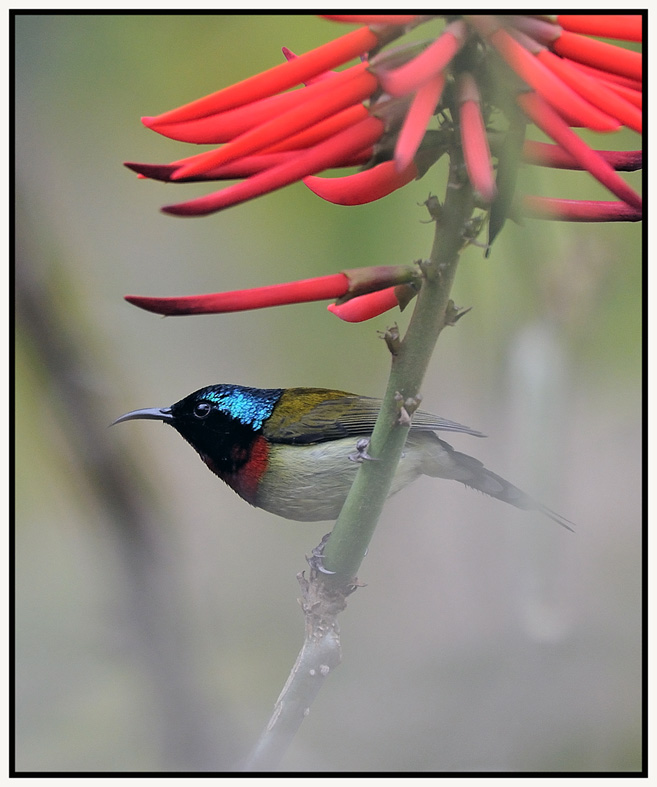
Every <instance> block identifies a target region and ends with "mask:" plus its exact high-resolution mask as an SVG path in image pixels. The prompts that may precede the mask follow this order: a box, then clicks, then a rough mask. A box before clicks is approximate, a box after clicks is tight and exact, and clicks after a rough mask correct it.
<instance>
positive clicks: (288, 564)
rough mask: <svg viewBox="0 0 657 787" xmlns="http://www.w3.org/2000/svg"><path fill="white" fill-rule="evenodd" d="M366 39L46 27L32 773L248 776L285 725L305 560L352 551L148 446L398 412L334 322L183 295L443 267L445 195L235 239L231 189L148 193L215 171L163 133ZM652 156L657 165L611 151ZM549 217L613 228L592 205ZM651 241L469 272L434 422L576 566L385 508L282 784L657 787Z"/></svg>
mask: <svg viewBox="0 0 657 787" xmlns="http://www.w3.org/2000/svg"><path fill="white" fill-rule="evenodd" d="M346 29H347V28H342V27H338V26H337V25H335V24H332V23H330V22H327V21H323V20H320V19H317V18H315V17H312V16H292V17H286V16H260V15H254V16H220V15H211V16H202V15H200V16H193V15H190V16H177V15H135V16H133V15H107V16H103V15H93V16H85V15H76V14H72V15H41V14H35V15H19V16H18V17H17V19H16V101H17V104H16V106H17V112H16V147H17V169H16V186H17V261H16V277H17V289H18V298H17V306H18V308H17V331H16V338H17V348H16V349H17V352H16V458H17V462H16V679H17V682H16V767H17V769H18V770H19V771H35V772H37V771H64V770H65V771H93V772H102V771H168V770H172V771H180V772H186V771H212V770H216V771H222V770H227V769H230V768H233V767H235V766H236V765H238V764H239V760H240V758H242V757H243V756H245V754H246V753H247V752H248V750H249V748H250V746H251V745H252V744H253V743H254V742H255V740H256V738H257V736H258V735H259V733H260V731H261V729H262V728H263V726H264V725H265V723H266V722H267V720H268V717H269V714H270V712H271V710H272V707H273V703H274V701H275V700H276V697H277V696H278V693H279V691H280V689H281V687H282V685H283V683H284V681H285V679H286V677H287V674H288V671H289V669H290V667H291V665H292V663H293V661H294V658H295V656H296V653H297V651H298V648H299V646H300V644H301V640H302V635H303V620H302V616H301V613H300V609H299V607H298V605H297V603H296V601H295V599H296V598H297V596H298V586H297V582H296V579H295V575H296V574H297V572H299V571H301V570H303V569H304V568H305V567H306V563H305V559H304V555H306V554H309V553H310V550H311V549H312V548H313V547H314V546H315V545H316V544H317V543H318V542H319V540H320V538H321V536H322V535H323V534H324V533H325V532H327V531H328V530H329V529H330V524H328V523H318V524H307V525H304V524H300V523H292V522H286V521H284V520H281V519H278V518H277V517H274V516H273V515H270V514H267V513H265V512H262V511H258V510H255V509H252V508H250V507H249V506H247V505H246V504H245V503H244V502H242V501H241V500H240V499H239V498H238V497H237V496H236V495H234V494H233V493H232V492H231V491H230V490H229V489H228V488H227V487H225V486H224V485H223V484H221V483H220V482H219V481H218V480H217V479H216V478H214V477H213V476H212V475H211V474H210V473H209V472H207V470H206V469H204V468H203V467H202V465H201V463H200V462H199V461H198V459H197V458H196V457H195V455H194V453H193V452H192V450H191V449H190V448H189V447H188V446H186V445H185V444H184V443H183V442H182V441H181V440H180V438H179V437H178V436H177V435H176V434H175V433H174V432H173V431H172V430H170V429H168V428H162V427H161V426H160V425H159V424H155V423H149V422H143V423H130V424H125V425H121V426H120V427H116V428H113V429H107V428H106V427H107V425H108V424H109V423H110V422H111V421H112V420H113V419H114V418H116V417H117V416H118V415H120V414H122V413H124V412H126V411H128V410H132V409H135V408H139V407H154V406H165V405H168V404H171V403H172V402H174V401H176V400H178V399H180V398H181V397H182V396H184V395H185V394H187V393H189V392H191V391H193V390H195V389H196V388H199V387H201V386H204V385H208V384H212V383H217V382H238V383H242V384H247V385H255V386H261V387H278V386H291V385H310V386H326V387H335V388H344V389H346V390H353V391H358V392H360V393H363V394H368V395H374V396H376V395H381V394H382V392H383V390H384V388H385V383H386V379H387V372H388V365H389V358H388V355H387V351H386V349H385V345H384V344H383V342H381V340H380V338H379V337H378V336H377V330H382V329H384V328H385V327H387V326H388V325H389V324H390V323H392V322H393V321H398V323H399V324H400V326H402V327H403V326H404V325H405V324H406V323H407V321H408V312H405V313H404V314H403V315H399V314H397V313H395V314H392V313H389V314H388V315H384V316H383V317H380V318H378V319H377V320H373V321H371V322H367V323H363V324H359V325H348V324H345V323H342V322H341V321H339V320H337V319H336V318H335V317H333V316H331V315H330V314H329V313H328V312H327V311H326V309H325V307H324V305H323V304H309V305H301V306H288V307H282V308H279V309H274V310H272V309H269V310H263V311H259V312H251V313H244V314H235V315H225V316H203V317H198V318H184V317H183V318H169V319H166V320H163V319H160V318H158V317H156V316H155V315H152V314H148V313H146V312H143V311H140V310H138V309H135V308H133V307H131V306H129V305H128V304H127V303H126V302H125V301H124V300H123V295H124V294H127V293H132V294H144V295H181V294H191V293H199V292H215V291H218V290H230V289H238V288H244V287H249V286H258V285H262V284H268V283H275V282H283V281H289V280H293V279H296V278H306V277H309V276H313V275H322V274H327V273H332V272H335V271H338V270H342V269H343V268H350V267H356V266H360V265H368V264H405V263H409V262H410V261H412V260H414V259H419V258H422V257H426V256H427V255H428V253H429V251H430V248H431V239H432V226H431V225H430V224H428V223H426V221H425V220H426V219H427V214H426V211H425V209H424V208H423V207H421V205H419V203H421V202H423V201H424V200H425V199H426V197H427V196H428V194H429V192H432V193H434V194H437V195H438V196H440V195H441V193H442V190H443V183H444V177H443V174H442V171H441V170H440V167H435V168H434V169H432V170H430V171H429V173H428V174H427V175H426V176H425V177H424V178H423V179H422V180H421V181H419V182H417V183H413V184H411V185H410V186H408V187H407V188H405V189H403V190H401V191H398V192H396V193H395V194H394V195H392V196H391V197H389V198H387V199H386V200H383V201H381V202H378V203H374V204H372V205H369V206H363V207H357V208H342V207H337V206H332V205H329V204H327V203H324V202H322V201H321V200H319V199H318V198H316V197H315V196H314V195H312V194H311V193H310V192H309V191H307V190H306V189H305V188H304V187H303V185H301V184H298V185H295V186H292V187H289V188H287V189H285V190H283V191H280V192H277V193H275V194H273V195H270V196H267V197H265V198H263V199H260V200H258V201H255V202H250V203H248V204H246V205H243V206H238V207H235V208H232V209H230V210H228V211H226V212H225V213H222V214H218V215H215V216H211V217H208V218H205V219H176V218H172V217H166V216H164V215H162V214H160V213H159V211H158V209H159V207H160V206H161V205H163V204H167V203H171V202H174V201H182V200H184V199H188V198H191V197H192V196H195V195H197V194H202V193H206V192H207V191H209V190H210V189H211V188H212V184H211V185H210V186H209V187H208V186H207V185H205V186H203V185H180V186H175V185H168V186H163V185H162V184H158V183H154V182H149V181H140V180H138V179H137V178H136V177H135V176H134V175H133V174H131V173H130V172H129V171H128V170H126V169H125V168H124V167H122V162H123V161H125V160H132V161H148V162H166V161H170V160H174V159H177V158H182V157H184V156H187V155H191V153H193V152H194V150H193V149H191V148H190V147H189V146H185V145H183V144H182V143H175V142H172V141H170V140H167V139H164V138H163V137H160V136H158V135H156V134H154V133H152V132H149V131H147V130H146V129H145V128H144V127H143V126H142V125H141V123H140V122H139V117H140V116H141V115H153V114H158V113H160V112H162V111H165V110H167V109H170V108H173V107H175V106H177V105H179V104H182V103H185V102H187V101H189V100H191V99H193V98H196V97H198V96H201V95H204V94H206V93H209V92H212V91H214V90H217V89H218V88H219V87H222V86H224V85H227V84H230V83H232V82H234V81H237V80H239V79H242V78H244V77H246V76H248V75H250V74H251V73H255V72H257V71H259V70H262V69H264V68H267V67H269V66H271V65H273V64H276V63H278V62H280V61H281V54H280V47H281V46H283V45H285V46H288V47H289V48H291V49H292V50H293V51H295V52H304V51H307V50H308V49H311V48H313V47H315V46H317V45H319V44H321V43H323V42H325V41H328V40H330V39H332V38H334V37H335V36H336V35H339V34H341V33H342V32H345V31H346ZM591 142H592V144H594V145H596V146H597V147H602V148H612V147H618V148H622V149H630V148H636V147H639V146H640V140H639V139H638V138H637V136H636V135H634V134H632V133H630V132H627V133H621V134H617V135H614V136H611V137H598V138H593V137H592V138H591ZM522 179H523V185H524V186H525V187H526V188H527V190H528V191H533V192H534V193H541V194H545V195H550V196H567V197H572V196H575V197H583V198H594V199H595V198H599V199H610V197H609V196H608V195H607V194H606V192H605V191H604V190H603V189H602V188H601V187H599V186H598V185H597V184H595V183H594V182H593V181H592V178H590V177H589V176H588V175H585V174H582V173H579V174H578V173H556V174H555V173H546V172H544V171H541V172H538V171H532V170H526V171H523V173H522ZM628 179H629V180H631V182H632V183H633V185H634V186H635V187H636V188H638V187H639V186H640V176H639V174H638V173H636V174H632V175H630V176H629V178H628ZM640 243H641V235H640V228H639V226H638V225H625V224H617V225H609V226H596V225H589V224H581V225H567V224H563V223H562V224H556V223H554V224H551V223H547V222H538V221H529V220H528V221H527V222H526V223H525V226H524V227H519V226H516V225H514V224H511V225H509V226H507V227H505V229H504V230H503V232H502V234H501V236H500V237H499V239H498V240H497V241H496V243H495V245H494V247H493V251H492V254H491V256H490V258H489V259H484V257H483V253H482V250H481V249H479V248H476V247H471V248H469V249H468V250H467V251H466V252H465V254H464V255H463V260H462V262H461V265H460V269H459V272H458V274H457V279H456V284H455V287H454V290H453V298H454V300H455V302H456V303H457V304H458V305H459V306H472V307H473V310H472V312H471V313H470V314H469V315H468V316H467V317H465V318H464V319H463V320H462V321H461V322H459V324H458V326H457V327H455V328H453V329H451V330H448V331H445V332H444V334H443V336H442V337H441V340H440V342H439V345H438V349H437V352H436V354H435V357H434V361H433V364H432V366H431V369H430V372H429V374H428V377H427V379H426V381H425V385H424V405H423V407H424V408H425V409H429V410H432V411H434V412H437V413H439V414H441V415H443V416H445V417H447V418H451V419H454V420H458V421H461V422H462V423H466V424H469V425H471V426H472V427H474V428H477V429H480V430H482V431H484V432H485V433H486V434H487V435H488V439H487V440H485V441H483V440H482V441H475V440H473V439H472V438H468V437H467V436H457V437H455V438H454V439H453V441H451V442H453V443H454V445H455V446H456V447H457V448H458V449H459V450H463V451H465V452H472V453H473V454H474V455H476V456H477V457H478V458H479V459H481V460H483V461H484V462H485V463H486V464H487V465H488V466H489V467H490V468H491V469H493V470H494V471H496V472H498V473H500V474H502V475H504V476H505V477H507V478H509V480H511V481H513V482H514V483H517V484H518V485H519V486H521V487H522V488H524V489H526V490H527V491H529V492H531V493H533V494H535V495H536V496H537V497H539V498H540V499H541V500H543V501H544V502H545V503H546V504H547V505H549V506H550V507H551V508H554V509H556V510H558V511H559V512H560V513H562V514H564V515H565V516H567V517H568V518H569V519H571V520H573V521H574V522H576V523H577V532H576V534H575V535H573V534H571V533H568V532H567V531H565V530H562V529H561V528H559V527H557V526H556V525H555V524H554V523H552V522H550V521H548V520H546V519H543V518H542V517H541V516H540V515H532V514H527V513H523V512H520V511H516V510H515V509H512V508H510V507H508V506H503V505H501V504H500V503H498V502H497V501H494V500H491V499H490V498H485V497H484V496H482V495H477V494H475V493H474V492H472V491H471V490H467V489H465V488H464V487H462V486H461V485H459V484H455V483H450V482H446V481H439V480H432V479H422V480H421V481H419V482H417V483H416V484H415V485H414V486H413V487H410V488H408V489H406V490H404V491H403V492H402V493H400V494H399V495H398V496H397V497H395V498H393V499H392V500H391V501H390V502H389V503H388V505H387V506H386V509H385V512H384V515H383V517H382V520H381V522H380V526H379V529H378V531H377V533H376V535H375V538H374V541H373V543H372V545H371V548H370V551H369V554H368V557H367V559H366V560H365V562H364V564H363V566H362V569H361V575H360V578H361V580H362V581H363V582H365V583H367V587H366V588H363V589H361V590H359V591H358V592H357V593H356V594H355V595H354V596H353V597H352V599H351V600H350V605H349V608H348V610H347V611H346V612H345V613H344V614H343V615H342V618H341V628H342V636H343V650H344V661H343V664H342V666H341V667H340V669H339V670H337V671H336V672H335V674H334V675H333V676H332V677H331V678H330V679H329V681H328V683H327V684H326V686H325V688H324V690H323V691H322V693H321V694H320V696H319V698H318V700H317V702H316V703H315V706H314V707H313V708H312V712H311V714H310V716H309V717H308V719H307V720H306V721H305V723H304V725H303V727H302V729H301V732H300V734H299V736H298V738H297V740H296V741H295V743H294V745H293V747H292V748H291V750H290V751H289V753H288V755H287V757H286V759H285V762H284V763H283V768H284V769H288V770H298V771H302V770H311V771H324V770H326V771H483V770H485V771H507V770H508V771H527V770H530V771H560V770H575V771H632V770H637V769H639V768H640V765H641V759H640V758H641V748H640V746H641V713H640V711H641V702H642V685H641V661H640V652H641V643H640V637H641V593H640V589H641V567H642V564H641V530H640V522H641V504H640V499H641V346H640V343H641V330H640V327H641V313H640V312H641V292H640V288H641V272H640V263H641V247H640Z"/></svg>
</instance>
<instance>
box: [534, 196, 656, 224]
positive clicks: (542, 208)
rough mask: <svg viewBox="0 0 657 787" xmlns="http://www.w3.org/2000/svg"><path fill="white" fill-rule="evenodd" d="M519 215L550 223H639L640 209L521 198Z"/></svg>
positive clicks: (612, 204)
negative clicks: (522, 214)
mask: <svg viewBox="0 0 657 787" xmlns="http://www.w3.org/2000/svg"><path fill="white" fill-rule="evenodd" d="M520 212H521V213H524V214H525V215H526V216H531V217H532V218H535V219H548V220H550V221H641V219H642V212H641V210H640V208H634V207H632V206H631V205H628V204H627V202H598V201H593V200H576V199H554V198H551V197H533V196H530V195H526V196H525V197H523V198H522V205H521V210H520Z"/></svg>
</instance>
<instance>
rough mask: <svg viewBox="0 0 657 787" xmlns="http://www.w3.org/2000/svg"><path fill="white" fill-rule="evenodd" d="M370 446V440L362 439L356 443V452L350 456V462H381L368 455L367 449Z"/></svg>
mask: <svg viewBox="0 0 657 787" xmlns="http://www.w3.org/2000/svg"><path fill="white" fill-rule="evenodd" d="M369 446H370V441H369V438H367V437H361V438H360V439H359V440H357V441H356V450H355V451H354V453H353V454H349V461H351V462H365V461H370V462H378V461H379V460H378V459H377V458H376V457H374V456H370V455H369V454H368V453H367V449H368V448H369Z"/></svg>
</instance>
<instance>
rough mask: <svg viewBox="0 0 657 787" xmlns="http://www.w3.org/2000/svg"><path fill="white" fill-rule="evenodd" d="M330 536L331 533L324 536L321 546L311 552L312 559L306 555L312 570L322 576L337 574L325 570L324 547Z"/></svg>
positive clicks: (318, 545)
mask: <svg viewBox="0 0 657 787" xmlns="http://www.w3.org/2000/svg"><path fill="white" fill-rule="evenodd" d="M330 536H331V534H330V533H327V534H326V535H325V536H323V537H322V540H321V541H320V542H319V544H317V546H316V547H314V549H313V550H312V551H311V553H310V557H308V556H307V555H306V560H307V561H308V565H309V566H310V568H311V569H312V570H313V571H318V572H319V573H320V574H335V571H329V570H328V568H324V547H325V546H326V542H327V541H328V540H329V538H330Z"/></svg>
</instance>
